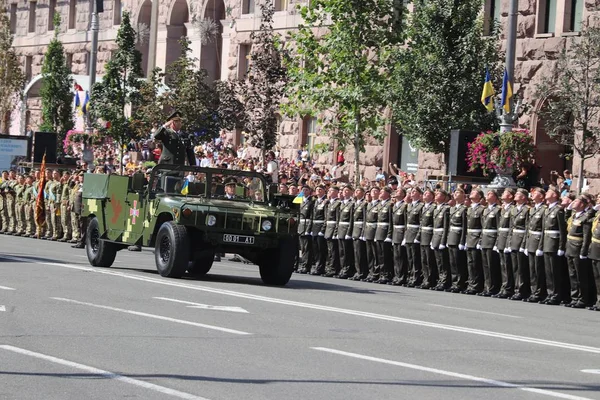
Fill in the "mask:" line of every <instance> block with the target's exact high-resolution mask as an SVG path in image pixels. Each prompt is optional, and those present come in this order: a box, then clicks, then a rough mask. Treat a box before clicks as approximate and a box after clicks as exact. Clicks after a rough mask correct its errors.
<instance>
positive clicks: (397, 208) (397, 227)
mask: <svg viewBox="0 0 600 400" xmlns="http://www.w3.org/2000/svg"><path fill="white" fill-rule="evenodd" d="M406 207H407V205H406V203H405V202H404V201H397V202H396V203H395V204H394V207H393V208H392V249H393V253H394V279H393V280H392V285H406V284H407V283H408V260H407V258H406V247H405V246H402V242H403V241H404V233H405V232H406Z"/></svg>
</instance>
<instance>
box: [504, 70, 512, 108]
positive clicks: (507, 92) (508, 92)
mask: <svg viewBox="0 0 600 400" xmlns="http://www.w3.org/2000/svg"><path fill="white" fill-rule="evenodd" d="M512 96H513V91H512V85H511V83H510V80H509V79H508V71H507V70H506V68H504V78H503V79H502V108H504V111H506V112H507V113H510V99H511V98H512Z"/></svg>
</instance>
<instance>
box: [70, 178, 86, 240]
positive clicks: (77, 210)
mask: <svg viewBox="0 0 600 400" xmlns="http://www.w3.org/2000/svg"><path fill="white" fill-rule="evenodd" d="M83 177H84V175H83V172H81V173H80V174H79V175H78V176H77V182H78V184H77V185H76V186H75V189H76V190H75V194H74V201H73V213H74V214H75V215H76V219H77V224H78V225H77V233H78V235H77V243H75V244H74V245H73V246H71V247H73V248H75V249H83V248H84V247H85V231H86V229H87V224H86V222H87V218H81V213H82V211H83ZM73 232H75V231H73Z"/></svg>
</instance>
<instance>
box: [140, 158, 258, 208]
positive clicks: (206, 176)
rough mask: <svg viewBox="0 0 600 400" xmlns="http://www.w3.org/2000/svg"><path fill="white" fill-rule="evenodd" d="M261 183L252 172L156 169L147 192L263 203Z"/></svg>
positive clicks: (170, 167) (186, 168)
mask: <svg viewBox="0 0 600 400" xmlns="http://www.w3.org/2000/svg"><path fill="white" fill-rule="evenodd" d="M265 188H266V187H265V180H264V178H262V177H261V176H260V175H258V174H256V173H253V172H243V171H235V170H223V169H212V168H199V167H184V166H178V167H174V166H169V167H163V166H160V165H157V166H156V167H154V169H153V171H152V176H151V185H150V190H151V191H152V193H156V194H169V195H175V196H187V197H201V198H213V199H224V200H232V201H245V202H248V201H252V202H264V201H265V200H266V193H265Z"/></svg>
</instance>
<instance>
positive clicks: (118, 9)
mask: <svg viewBox="0 0 600 400" xmlns="http://www.w3.org/2000/svg"><path fill="white" fill-rule="evenodd" d="M113 13H114V14H113V25H121V15H123V3H121V0H115V8H114V10H113Z"/></svg>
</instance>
